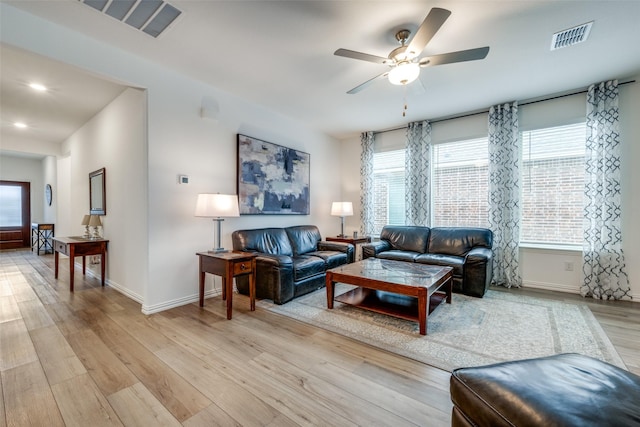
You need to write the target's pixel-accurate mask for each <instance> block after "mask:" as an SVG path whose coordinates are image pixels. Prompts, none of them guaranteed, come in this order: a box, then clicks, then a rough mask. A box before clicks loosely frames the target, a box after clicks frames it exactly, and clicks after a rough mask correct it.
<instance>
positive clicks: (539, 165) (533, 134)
mask: <svg viewBox="0 0 640 427" xmlns="http://www.w3.org/2000/svg"><path fill="white" fill-rule="evenodd" d="M585 139H586V125H585V123H584V122H583V123H578V124H572V125H566V126H558V127H552V128H546V129H538V130H532V131H528V132H523V133H522V158H523V162H522V166H523V168H522V222H521V227H520V241H521V242H523V243H538V244H561V245H580V244H582V240H583V238H582V219H583V212H582V209H583V194H584V156H585Z"/></svg>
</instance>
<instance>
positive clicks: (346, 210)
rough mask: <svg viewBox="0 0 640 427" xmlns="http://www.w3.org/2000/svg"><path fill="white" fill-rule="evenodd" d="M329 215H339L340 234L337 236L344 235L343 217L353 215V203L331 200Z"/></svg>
mask: <svg viewBox="0 0 640 427" xmlns="http://www.w3.org/2000/svg"><path fill="white" fill-rule="evenodd" d="M331 215H332V216H339V217H340V234H339V235H338V237H345V234H344V217H345V216H353V204H352V203H351V202H333V203H332V204H331Z"/></svg>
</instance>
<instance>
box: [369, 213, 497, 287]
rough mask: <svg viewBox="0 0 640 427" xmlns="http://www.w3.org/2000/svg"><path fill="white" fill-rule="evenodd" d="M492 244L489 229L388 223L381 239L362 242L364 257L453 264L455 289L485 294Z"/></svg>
mask: <svg viewBox="0 0 640 427" xmlns="http://www.w3.org/2000/svg"><path fill="white" fill-rule="evenodd" d="M492 246H493V233H492V232H491V230H488V229H486V228H463V227H433V228H429V227H419V226H394V225H387V226H385V227H384V228H383V229H382V232H381V233H380V240H379V241H376V242H373V243H369V244H365V245H362V258H363V259H366V258H369V257H377V258H383V259H391V260H397V261H407V262H419V263H422V264H433V265H442V266H447V267H452V268H453V291H454V292H458V293H463V294H465V295H470V296H474V297H482V296H484V294H485V292H486V291H487V289H488V288H489V285H490V284H491V279H492V278H493V255H492V251H491V248H492Z"/></svg>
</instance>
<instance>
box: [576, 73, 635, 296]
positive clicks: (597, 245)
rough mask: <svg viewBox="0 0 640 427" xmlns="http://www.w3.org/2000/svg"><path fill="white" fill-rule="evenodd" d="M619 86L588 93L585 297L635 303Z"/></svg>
mask: <svg viewBox="0 0 640 427" xmlns="http://www.w3.org/2000/svg"><path fill="white" fill-rule="evenodd" d="M621 163H622V161H621V140H620V124H619V110H618V82H617V80H613V81H607V82H602V83H599V84H594V85H591V86H590V87H589V89H588V91H587V141H586V151H585V190H584V195H585V197H584V202H585V204H584V222H583V224H584V227H583V231H584V244H583V250H582V272H583V284H582V286H581V288H580V294H581V295H582V296H585V297H586V296H590V297H593V298H596V299H631V289H630V286H629V278H628V276H627V273H626V266H625V259H624V254H623V251H622V227H621V222H622V219H621V213H622V206H621V188H620V181H621V170H620V166H621Z"/></svg>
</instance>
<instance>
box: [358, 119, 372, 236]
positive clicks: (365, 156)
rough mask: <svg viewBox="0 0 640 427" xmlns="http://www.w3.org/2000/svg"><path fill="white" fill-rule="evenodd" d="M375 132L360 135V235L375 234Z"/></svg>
mask: <svg viewBox="0 0 640 427" xmlns="http://www.w3.org/2000/svg"><path fill="white" fill-rule="evenodd" d="M373 142H374V136H373V132H363V133H362V134H361V135H360V143H361V147H362V150H361V153H360V206H361V209H360V233H361V234H362V235H363V236H371V235H372V234H373V233H374V227H375V223H374V219H375V211H374V206H373V201H374V194H373Z"/></svg>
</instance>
